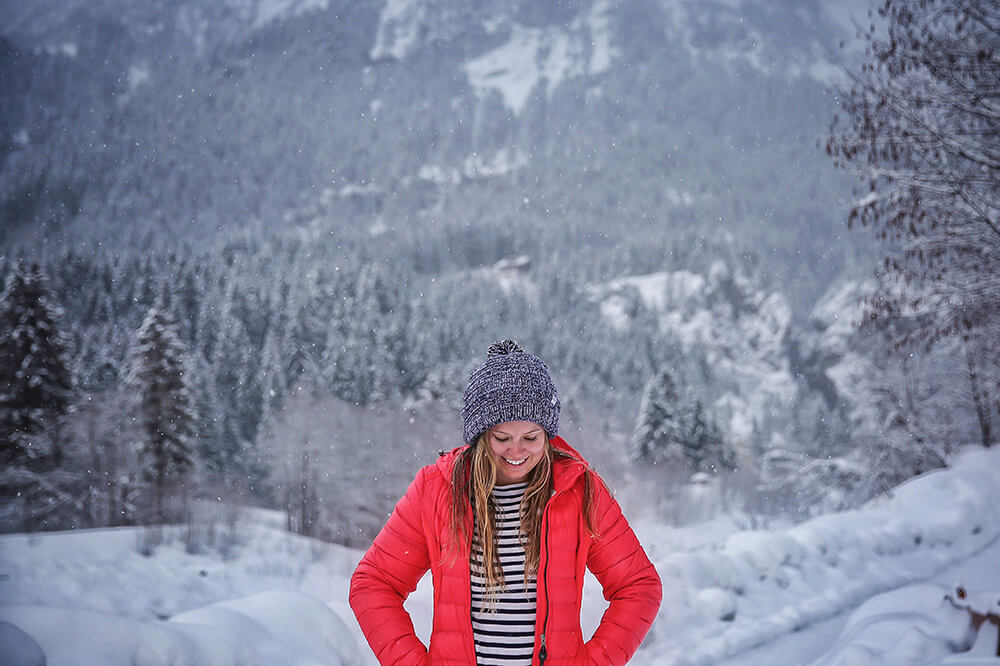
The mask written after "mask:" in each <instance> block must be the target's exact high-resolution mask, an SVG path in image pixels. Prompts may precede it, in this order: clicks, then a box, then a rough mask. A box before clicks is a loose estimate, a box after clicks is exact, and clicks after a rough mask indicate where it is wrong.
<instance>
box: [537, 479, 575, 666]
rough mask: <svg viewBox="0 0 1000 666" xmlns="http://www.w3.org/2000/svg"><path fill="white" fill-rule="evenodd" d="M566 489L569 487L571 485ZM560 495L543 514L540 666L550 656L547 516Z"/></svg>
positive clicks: (554, 495) (551, 500) (550, 501)
mask: <svg viewBox="0 0 1000 666" xmlns="http://www.w3.org/2000/svg"><path fill="white" fill-rule="evenodd" d="M584 473H586V472H584ZM573 481H574V482H575V481H576V479H575V478H574V479H573ZM566 487H569V485H567V486H566ZM560 493H562V490H559V491H556V492H553V493H552V497H550V498H549V501H548V502H547V503H546V504H545V509H544V511H543V512H542V523H543V527H544V532H545V533H544V534H543V535H542V540H543V542H544V543H545V567H544V568H543V570H542V577H543V578H544V579H545V582H544V583H543V584H542V588H543V590H544V592H545V617H544V618H543V619H542V635H541V637H540V641H539V642H540V645H539V647H538V664H539V666H542V665H543V664H545V660H546V659H547V658H548V656H549V653H548V650H547V649H546V647H545V630H546V629H547V628H548V626H547V625H548V623H549V555H550V554H551V552H550V551H551V549H550V548H549V520H548V515H547V514H548V512H549V506H551V505H552V502H553V501H554V500H555V498H556V496H557V495H559V494H560Z"/></svg>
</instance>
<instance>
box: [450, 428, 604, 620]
mask: <svg viewBox="0 0 1000 666" xmlns="http://www.w3.org/2000/svg"><path fill="white" fill-rule="evenodd" d="M488 439H489V431H487V432H485V433H483V434H482V435H480V436H479V438H478V439H477V440H476V442H475V443H474V444H473V445H472V446H470V447H468V448H467V449H465V450H464V451H462V453H460V454H459V458H458V460H457V461H455V467H454V468H453V469H452V475H451V494H452V503H451V504H452V510H451V536H452V542H453V543H452V545H453V546H454V547H455V549H454V551H455V553H458V552H460V550H461V549H460V548H459V547H458V546H459V545H460V544H463V543H466V544H467V543H470V540H471V538H472V534H471V533H470V531H469V519H468V516H469V510H470V509H471V510H472V518H473V521H474V523H475V526H474V528H473V529H474V530H475V531H477V532H478V534H479V541H480V544H481V546H482V549H483V554H482V562H480V563H479V564H480V566H482V568H483V577H484V578H485V581H486V597H487V599H488V600H490V601H493V600H495V599H496V593H497V591H498V590H501V589H503V588H504V585H505V581H504V577H503V569H502V568H501V566H500V557H499V548H498V545H497V530H496V503H495V501H494V499H493V495H492V493H493V488H494V487H495V486H496V479H497V470H496V463H495V462H494V460H493V456H492V455H491V454H490V444H489V441H488ZM555 457H559V458H569V459H571V460H576V461H577V462H582V461H580V460H579V459H578V458H576V457H575V456H573V455H572V454H570V453H568V452H566V451H563V450H561V449H557V448H555V447H553V446H552V444H551V442H550V441H549V438H548V435H547V434H546V436H545V455H544V456H543V457H542V459H541V460H539V461H538V464H537V465H535V467H534V468H533V469H532V470H531V472H529V474H528V487H527V488H526V489H525V491H524V497H523V498H522V499H521V507H520V512H519V514H520V519H521V530H520V538H521V545H522V546H523V547H524V582H525V583H528V581H529V580H531V579H532V578H534V577H535V576H536V575H537V573H538V565H539V561H540V559H541V548H542V543H541V527H542V512H543V510H544V509H545V504H546V502H548V501H549V497H551V495H552V460H553V458H555ZM584 476H585V478H586V482H585V483H584V492H583V513H584V517H585V520H586V524H587V530H588V532H589V533H590V534H591V536H593V537H597V530H596V529H595V526H594V518H593V516H592V498H593V495H594V486H593V484H594V479H593V476H594V472H593V471H592V470H591V469H590V468H589V467H587V469H586V470H585V473H584Z"/></svg>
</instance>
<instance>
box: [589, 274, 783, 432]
mask: <svg viewBox="0 0 1000 666" xmlns="http://www.w3.org/2000/svg"><path fill="white" fill-rule="evenodd" d="M588 293H589V294H590V296H591V298H593V299H595V300H596V301H597V302H598V303H599V306H600V309H601V313H602V315H603V316H604V318H605V320H606V321H607V322H608V323H609V324H610V325H611V326H613V327H615V328H618V329H619V330H621V329H624V328H626V327H628V326H631V325H633V324H632V314H631V312H632V310H633V309H634V308H635V306H636V305H637V304H638V305H641V306H642V307H644V308H646V309H647V310H649V311H652V312H653V313H655V314H656V315H657V319H658V321H659V325H660V330H661V331H662V332H663V333H664V334H666V335H669V336H671V337H673V338H674V339H676V340H677V341H678V342H679V343H680V345H681V346H682V347H684V348H685V349H688V350H703V351H704V353H705V354H706V361H707V363H708V364H709V365H710V366H711V367H712V371H713V374H714V375H715V377H716V378H717V379H718V382H719V384H720V386H721V389H720V394H719V396H718V397H717V398H716V399H715V400H714V401H713V403H712V407H713V409H714V411H715V412H716V413H717V414H719V415H721V416H722V418H724V419H725V423H726V426H725V428H726V430H728V431H729V432H730V433H731V434H732V435H733V438H734V440H736V441H751V440H752V438H753V436H754V434H753V433H754V431H755V427H756V425H757V424H758V423H759V420H760V419H761V418H763V417H764V415H766V414H768V412H769V411H771V410H774V409H776V408H778V407H784V408H788V407H790V406H791V405H792V403H793V402H794V398H795V395H796V391H797V389H796V385H795V378H794V377H793V375H792V372H791V370H790V368H789V364H788V355H787V353H786V351H785V344H786V338H787V333H788V330H789V328H790V326H791V319H792V315H791V306H790V304H789V303H788V300H787V298H786V297H785V296H784V295H782V294H780V293H777V292H767V291H763V290H761V289H759V288H758V287H757V286H756V285H754V284H752V283H751V282H750V280H749V279H748V278H747V277H746V276H743V275H741V274H740V273H738V272H733V271H731V270H730V269H729V268H727V267H726V265H725V264H723V263H722V262H715V263H714V264H713V265H712V266H710V267H709V270H708V271H706V274H699V273H695V272H692V271H689V270H676V271H663V272H657V273H651V274H647V275H633V276H628V277H624V278H619V279H616V280H611V281H608V282H604V283H600V284H594V285H590V286H589V287H588ZM636 301H638V303H637V302H636Z"/></svg>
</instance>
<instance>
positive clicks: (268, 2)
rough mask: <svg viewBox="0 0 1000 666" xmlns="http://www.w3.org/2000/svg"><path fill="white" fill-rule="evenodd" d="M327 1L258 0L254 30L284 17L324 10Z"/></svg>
mask: <svg viewBox="0 0 1000 666" xmlns="http://www.w3.org/2000/svg"><path fill="white" fill-rule="evenodd" d="M328 4H329V0H259V2H258V3H257V18H256V20H255V21H254V26H253V27H254V28H260V27H263V26H265V25H267V24H268V23H270V22H271V21H274V20H275V19H280V18H282V17H284V16H300V15H302V14H304V13H306V12H311V11H317V10H322V9H326V8H327V5H328Z"/></svg>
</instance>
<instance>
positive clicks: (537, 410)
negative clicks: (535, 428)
mask: <svg viewBox="0 0 1000 666" xmlns="http://www.w3.org/2000/svg"><path fill="white" fill-rule="evenodd" d="M509 421H531V422H532V423H537V424H538V425H540V426H542V428H544V429H545V432H546V433H548V435H549V437H555V436H556V434H558V432H559V395H558V394H557V393H556V387H555V385H554V384H553V383H552V377H550V376H549V370H548V368H546V367H545V362H544V361H542V359H540V358H538V357H537V356H535V355H534V354H529V353H527V352H526V351H524V350H523V349H522V348H521V347H520V345H518V344H517V343H516V342H514V341H513V340H501V341H499V342H495V343H493V344H492V345H490V348H489V351H488V352H487V353H486V363H484V364H483V365H482V366H481V367H479V368H477V369H476V370H474V371H473V372H472V375H471V376H470V377H469V385H468V386H467V387H466V389H465V396H464V400H463V405H462V424H463V426H464V437H465V443H466V444H469V445H472V444H474V443H475V442H476V440H477V439H478V438H479V436H480V435H482V434H483V433H484V432H486V431H487V430H489V429H490V428H492V427H493V426H495V425H497V424H499V423H507V422H509Z"/></svg>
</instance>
